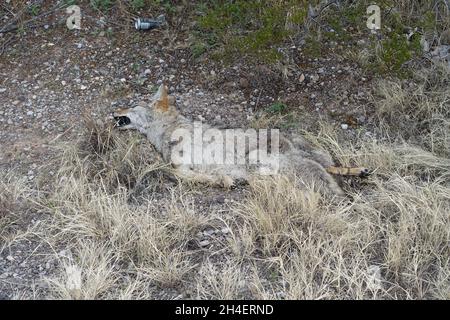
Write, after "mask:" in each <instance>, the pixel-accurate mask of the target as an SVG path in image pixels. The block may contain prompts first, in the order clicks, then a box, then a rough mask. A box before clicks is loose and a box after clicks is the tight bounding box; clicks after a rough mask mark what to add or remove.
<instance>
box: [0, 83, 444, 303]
mask: <svg viewBox="0 0 450 320" xmlns="http://www.w3.org/2000/svg"><path fill="white" fill-rule="evenodd" d="M425 81H428V80H425ZM439 88H441V89H442V86H439V85H438V84H437V85H436V89H439ZM380 90H381V91H383V90H384V91H383V92H384V94H385V95H384V98H383V99H379V100H376V101H377V103H378V106H379V107H380V117H383V114H384V115H385V114H386V112H388V113H392V114H398V113H402V114H405V113H409V112H413V110H411V109H409V108H410V107H411V106H410V104H409V103H410V102H411V101H412V100H411V99H413V100H414V99H421V100H420V102H421V103H422V102H424V101H428V104H427V105H425V106H424V107H423V109H421V110H416V109H414V110H415V111H414V112H417V113H416V114H417V116H415V114H414V113H412V115H413V119H415V120H414V121H415V123H416V124H417V123H418V122H420V121H423V119H424V117H426V118H428V119H430V118H433V117H436V115H437V114H439V115H440V117H442V118H441V119H442V120H443V121H448V119H449V118H448V116H449V115H448V112H447V110H446V109H445V108H444V107H443V106H442V104H443V103H444V102H445V101H444V100H445V99H447V91H445V90H443V91H439V90H437V91H436V92H440V95H439V96H435V97H434V98H433V99H431V98H430V100H427V99H428V98H426V96H422V95H418V96H417V97H416V98H414V97H411V96H410V95H408V94H407V92H406V91H403V90H406V89H402V88H401V87H400V86H399V85H392V83H390V84H389V85H386V83H381V84H380ZM393 91H395V92H393ZM427 94H428V93H426V95H427ZM399 107H400V108H401V109H398V108H399ZM419 114H420V117H419ZM383 121H386V122H387V121H389V117H384V118H383ZM397 130H398V128H394V127H393V125H391V126H390V131H383V130H382V129H381V130H380V132H379V134H380V135H381V138H380V139H378V140H373V139H369V138H367V137H366V138H364V137H360V138H359V139H358V140H357V141H358V142H349V141H346V142H343V141H342V140H341V139H340V137H339V134H338V131H336V130H334V128H333V127H330V126H329V125H326V124H323V125H322V127H321V130H320V132H319V133H318V134H317V135H312V134H308V133H307V132H305V136H306V137H307V138H308V139H309V140H311V142H312V143H313V144H316V145H318V146H320V147H322V148H325V149H327V150H329V151H330V152H331V153H332V155H333V157H334V158H335V160H336V161H337V162H338V163H340V164H342V165H354V166H365V167H370V168H372V169H374V171H375V172H374V174H373V175H372V176H371V177H369V178H368V179H366V180H364V181H360V182H359V183H357V182H355V183H353V184H352V185H349V184H347V183H346V182H345V181H344V182H343V188H344V189H345V191H346V194H347V197H346V198H345V199H341V200H340V201H333V202H330V201H329V199H326V198H324V197H323V196H322V195H321V194H320V193H317V192H314V191H313V186H307V187H306V188H303V189H298V188H297V187H296V183H295V180H293V179H288V178H286V177H271V178H268V177H266V178H260V179H255V180H253V181H251V182H250V185H249V186H248V187H247V188H246V190H247V191H246V193H245V194H244V195H243V196H242V197H241V199H239V200H238V201H236V202H230V204H229V205H225V206H223V207H222V208H221V209H220V210H219V211H217V210H215V209H212V207H211V208H209V209H208V208H207V209H205V208H203V209H200V208H199V207H198V204H196V201H195V198H196V197H198V196H199V195H198V194H199V192H198V191H199V189H198V188H199V186H195V185H189V184H188V185H185V184H173V183H171V181H170V179H168V178H167V176H168V175H170V170H168V169H167V167H165V166H164V165H163V164H162V163H161V161H160V159H159V157H158V156H157V155H155V154H154V152H153V149H152V147H151V146H150V145H148V143H147V142H146V141H145V139H142V138H140V137H139V135H136V134H132V133H124V132H116V131H111V130H110V129H109V128H108V127H102V126H100V125H90V126H89V131H88V134H86V135H85V137H84V140H82V141H80V143H78V144H67V145H64V146H62V147H61V150H60V153H59V154H60V156H59V158H58V159H56V160H55V161H56V163H57V165H58V167H59V170H58V171H57V172H56V173H55V174H54V175H53V176H51V177H50V176H48V175H46V174H45V172H46V168H42V172H43V177H42V179H40V183H39V184H38V185H37V187H36V188H37V189H36V190H34V191H32V190H27V189H26V188H25V187H23V185H22V183H21V182H20V181H14V180H13V179H11V178H10V176H7V177H6V178H5V179H4V181H3V182H2V185H1V188H2V190H3V192H2V193H1V205H2V206H1V212H2V216H1V217H0V222H1V223H2V226H4V227H3V229H4V230H6V229H7V227H5V226H7V225H8V224H10V223H11V220H10V219H11V217H13V215H9V213H11V212H12V211H14V210H13V208H15V204H17V203H18V199H20V198H22V199H23V198H27V203H28V206H29V207H32V208H35V210H39V211H41V212H43V213H46V214H48V216H49V218H48V219H46V220H45V221H44V223H43V224H42V225H40V226H39V227H36V228H33V229H32V230H28V234H33V236H36V235H38V236H39V237H40V238H41V239H42V241H43V242H45V243H47V244H48V245H49V246H50V247H51V248H54V253H50V255H51V256H53V258H54V259H55V260H56V261H58V268H57V270H58V272H57V273H56V274H54V275H53V276H52V277H49V278H47V279H45V283H46V286H44V288H45V290H41V291H39V290H38V291H37V292H35V293H33V296H32V298H57V299H61V298H62V299H109V298H111V299H153V298H157V299H159V298H177V297H179V296H180V294H181V297H184V298H186V297H187V298H199V299H214V298H215V299H241V298H256V299H449V298H450V283H449V280H448V279H450V249H449V246H448V243H449V240H450V216H449V214H450V161H449V160H448V149H445V148H442V144H439V146H440V147H439V148H438V147H437V145H436V141H441V142H442V140H441V139H447V137H448V135H447V136H446V134H448V132H447V133H445V130H444V128H441V129H440V130H437V131H435V132H434V133H433V134H434V137H433V138H430V136H429V135H424V136H421V137H419V138H418V139H413V138H410V139H409V140H407V139H406V138H405V139H394V138H393V137H392V136H391V134H392V132H394V131H396V132H398V131H397ZM414 130H419V129H418V128H415V129H414ZM430 139H432V140H434V141H435V144H434V147H430ZM411 141H413V143H412V142H411ZM50 167H53V168H54V165H53V164H52V165H51V166H50ZM48 186H51V188H49V187H48ZM200 188H204V187H200ZM137 189H138V190H139V192H137V191H136V190H137ZM203 191H204V189H203ZM203 191H202V190H200V193H201V192H203ZM214 192H218V193H220V192H222V193H223V192H226V191H221V190H215V191H214ZM5 217H7V218H5ZM5 219H6V220H5ZM208 228H213V229H217V230H219V229H223V228H226V229H227V230H228V231H227V232H226V233H224V234H223V236H222V237H218V238H216V239H213V240H211V243H212V245H205V246H202V245H200V244H199V238H198V234H199V232H201V231H203V230H205V229H208ZM1 236H2V238H1V239H2V241H3V246H7V245H8V243H9V242H10V241H15V240H14V239H15V238H14V236H13V237H8V236H7V233H6V232H4V231H2V234H1ZM26 236H27V234H25V235H23V237H26ZM61 248H63V249H64V250H62V251H61ZM16 298H30V296H23V295H21V294H20V293H18V294H17V296H16Z"/></svg>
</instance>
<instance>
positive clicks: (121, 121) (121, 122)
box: [114, 116, 131, 127]
mask: <svg viewBox="0 0 450 320" xmlns="http://www.w3.org/2000/svg"><path fill="white" fill-rule="evenodd" d="M114 121H115V126H116V127H123V126H126V125H128V124H130V123H131V120H130V118H128V117H125V116H118V117H114Z"/></svg>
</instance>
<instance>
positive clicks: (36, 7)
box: [29, 3, 41, 16]
mask: <svg viewBox="0 0 450 320" xmlns="http://www.w3.org/2000/svg"><path fill="white" fill-rule="evenodd" d="M40 9H41V7H40V5H39V4H35V3H33V4H32V5H31V6H30V7H29V10H30V13H31V15H33V16H37V15H38V14H39V10H40Z"/></svg>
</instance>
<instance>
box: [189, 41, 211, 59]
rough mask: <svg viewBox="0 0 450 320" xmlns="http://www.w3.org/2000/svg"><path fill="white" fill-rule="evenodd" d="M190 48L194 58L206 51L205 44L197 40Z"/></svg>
mask: <svg viewBox="0 0 450 320" xmlns="http://www.w3.org/2000/svg"><path fill="white" fill-rule="evenodd" d="M190 49H191V52H192V55H193V56H194V58H198V57H200V56H201V55H202V54H204V53H205V52H206V50H207V45H206V44H205V43H204V42H200V41H197V42H195V43H193V44H192V45H191V47H190Z"/></svg>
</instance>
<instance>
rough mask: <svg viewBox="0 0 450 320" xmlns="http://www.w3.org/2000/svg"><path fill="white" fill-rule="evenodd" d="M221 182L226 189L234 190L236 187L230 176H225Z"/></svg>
mask: <svg viewBox="0 0 450 320" xmlns="http://www.w3.org/2000/svg"><path fill="white" fill-rule="evenodd" d="M221 182H222V183H221V184H222V187H224V188H225V189H232V188H233V187H235V184H234V179H233V178H231V177H229V176H223V177H222V179H221Z"/></svg>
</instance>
